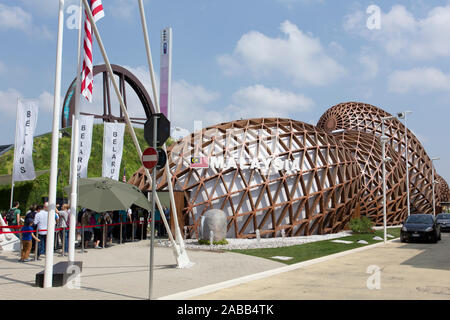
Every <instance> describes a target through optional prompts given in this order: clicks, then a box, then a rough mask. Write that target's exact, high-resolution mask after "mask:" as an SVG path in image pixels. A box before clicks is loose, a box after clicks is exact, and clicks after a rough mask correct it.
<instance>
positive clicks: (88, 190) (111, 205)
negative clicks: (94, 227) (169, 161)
mask: <svg viewBox="0 0 450 320" xmlns="http://www.w3.org/2000/svg"><path fill="white" fill-rule="evenodd" d="M64 189H65V190H66V192H67V193H69V192H70V186H67V187H65V188H64ZM132 204H136V205H137V206H139V207H142V208H144V209H147V210H150V205H149V203H148V201H147V198H146V197H145V196H144V194H143V193H142V192H141V190H139V189H138V188H137V187H135V186H133V185H131V184H128V183H124V182H119V181H116V180H113V179H110V178H80V179H78V205H79V206H81V207H84V208H88V209H91V210H93V211H96V212H104V211H114V210H126V209H128V208H129V207H131V205H132Z"/></svg>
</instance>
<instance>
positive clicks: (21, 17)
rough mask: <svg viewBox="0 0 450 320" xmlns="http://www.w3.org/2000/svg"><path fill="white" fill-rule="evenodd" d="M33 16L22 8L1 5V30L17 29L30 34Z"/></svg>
mask: <svg viewBox="0 0 450 320" xmlns="http://www.w3.org/2000/svg"><path fill="white" fill-rule="evenodd" d="M32 21H33V18H32V16H31V14H29V13H28V12H26V11H24V10H23V9H22V8H20V7H10V6H7V5H4V4H1V3H0V29H3V30H9V29H17V30H22V31H25V32H28V31H29V30H31V28H32V25H33V23H32Z"/></svg>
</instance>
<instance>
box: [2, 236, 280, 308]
mask: <svg viewBox="0 0 450 320" xmlns="http://www.w3.org/2000/svg"><path fill="white" fill-rule="evenodd" d="M88 251H89V252H88V253H85V254H80V253H78V252H79V250H77V254H76V260H81V261H83V272H82V277H81V289H68V288H49V289H42V288H38V287H35V286H34V282H35V275H36V273H38V272H40V271H42V270H44V264H45V258H44V256H43V257H42V258H43V259H42V260H40V261H36V262H35V261H32V262H27V263H19V262H17V260H18V255H17V253H12V252H0V300H6V299H8V300H10V299H13V300H14V299H26V300H29V299H71V300H72V299H73V300H76V299H87V300H95V299H147V298H148V282H149V280H148V279H149V261H150V242H149V241H148V240H147V241H145V240H144V241H139V242H134V243H125V244H122V245H115V246H113V247H111V248H106V249H89V250H88ZM187 252H188V255H189V258H190V259H191V261H193V262H195V265H194V266H193V267H191V268H189V269H177V268H176V260H175V257H174V255H173V251H172V249H170V248H160V247H156V248H155V270H154V281H155V282H154V287H153V297H154V298H157V297H161V296H166V295H170V294H174V293H177V292H180V291H185V290H189V289H194V288H198V287H202V286H206V285H209V284H214V283H217V282H222V281H226V280H231V279H234V278H238V277H241V276H245V275H249V274H252V273H255V272H262V271H265V270H270V269H273V268H278V267H280V266H284V264H282V263H278V262H274V261H270V260H267V259H262V258H257V257H251V256H246V255H241V254H237V253H230V252H226V253H220V252H208V251H199V250H197V251H194V250H188V251H187ZM66 259H67V258H63V257H59V254H55V258H54V262H55V263H57V262H59V261H65V260H66Z"/></svg>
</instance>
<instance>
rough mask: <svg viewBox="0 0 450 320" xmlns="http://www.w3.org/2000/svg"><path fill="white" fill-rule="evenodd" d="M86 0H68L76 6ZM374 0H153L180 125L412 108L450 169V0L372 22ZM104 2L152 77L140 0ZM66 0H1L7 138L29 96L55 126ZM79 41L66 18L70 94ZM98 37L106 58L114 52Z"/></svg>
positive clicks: (119, 58) (388, 10)
mask: <svg viewBox="0 0 450 320" xmlns="http://www.w3.org/2000/svg"><path fill="white" fill-rule="evenodd" d="M75 3H78V1H74V0H66V9H68V8H69V6H70V5H72V4H75ZM373 4H374V2H373V1H362V0H359V1H352V0H349V1H332V0H240V1H238V0H228V1H223V0H220V1H219V0H194V1H185V0H170V1H152V0H146V1H145V5H146V14H147V22H148V27H149V32H150V40H151V47H152V54H153V62H154V65H155V70H156V71H157V73H159V42H160V36H159V34H160V31H161V30H162V29H163V28H164V27H167V26H171V27H172V28H173V37H174V39H173V110H174V117H173V119H172V120H173V126H179V127H182V128H186V129H188V130H192V129H193V122H194V120H202V121H203V123H204V125H210V124H214V123H218V122H224V121H229V120H233V119H238V118H249V117H261V116H280V117H289V118H293V119H296V120H300V121H304V122H307V123H312V124H315V123H317V120H318V119H319V117H320V116H321V115H322V114H323V113H324V112H325V111H326V109H328V108H329V107H331V106H333V105H335V104H338V103H340V102H345V101H361V102H366V103H370V104H373V105H375V106H378V107H381V108H383V109H385V110H386V111H388V112H391V113H393V112H397V111H404V110H412V111H413V112H414V113H413V114H412V115H411V116H410V117H409V119H408V127H409V128H410V129H411V130H412V131H413V132H414V133H415V134H416V136H417V137H418V138H419V139H420V140H421V141H422V143H423V145H424V146H425V149H426V150H427V152H428V154H429V155H430V157H440V158H441V160H440V161H438V162H436V168H437V172H438V173H439V174H441V175H442V176H443V177H444V178H446V180H447V181H450V166H449V165H450V148H449V144H448V138H449V137H450V134H449V133H448V132H449V129H448V122H449V118H450V112H449V108H448V101H449V100H450V99H449V98H450V64H449V62H448V60H449V59H448V58H449V57H450V32H449V30H450V1H429V0H428V1H406V0H402V1H376V5H377V6H379V8H380V10H381V20H380V29H369V28H368V27H367V24H366V22H367V19H368V18H370V16H371V14H369V13H367V12H366V10H367V8H368V7H369V6H370V5H373ZM103 5H104V8H105V18H103V19H102V20H100V22H99V23H98V26H99V29H100V32H101V34H102V37H103V42H104V44H105V47H106V49H107V51H108V56H109V58H110V60H111V62H112V63H115V64H119V65H123V66H126V67H127V68H129V69H130V70H131V71H132V72H135V74H136V75H137V76H138V77H139V78H140V79H141V81H142V82H143V83H144V84H145V85H146V86H149V83H150V82H149V81H150V80H149V73H148V67H147V62H146V56H145V47H144V42H143V37H142V32H141V25H140V20H139V11H138V6H137V1H134V0H103ZM57 8H58V1H57V0H40V1H35V0H15V1H5V0H0V36H1V38H2V40H3V41H2V46H1V50H0V114H1V117H0V144H8V143H12V142H13V140H14V127H15V109H16V99H17V96H21V97H22V98H34V99H39V100H40V106H41V109H40V114H39V120H38V128H37V133H38V134H40V133H45V132H49V131H50V130H51V123H52V107H53V93H54V71H55V55H56V32H57ZM70 16H71V14H69V13H67V12H66V16H65V18H66V20H67V19H69V18H70ZM76 45H77V31H76V30H72V29H69V28H67V26H66V27H65V28H64V53H63V77H62V92H61V95H62V96H64V94H65V92H66V90H67V87H68V85H69V83H70V82H71V81H72V79H73V78H74V75H75V69H76ZM94 48H95V49H94V63H95V64H101V63H103V62H102V59H101V55H100V52H99V50H98V48H97V46H96V43H94ZM96 84H97V83H96V82H95V85H96ZM96 88H100V89H99V90H95V89H94V90H95V92H94V103H93V105H88V104H87V103H83V107H82V108H83V109H87V108H94V109H95V108H96V107H99V105H100V104H101V101H100V100H99V97H100V96H101V87H100V86H97V85H96ZM149 91H150V90H149ZM96 97H97V99H96ZM133 102H134V100H133V99H132V98H130V102H129V103H130V104H133ZM130 109H131V110H132V112H135V113H136V115H137V114H139V113H141V110H140V109H139V106H135V108H134V109H133V106H130Z"/></svg>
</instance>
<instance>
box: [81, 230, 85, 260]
mask: <svg viewBox="0 0 450 320" xmlns="http://www.w3.org/2000/svg"><path fill="white" fill-rule="evenodd" d="M83 252H84V224H81V253H83Z"/></svg>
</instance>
